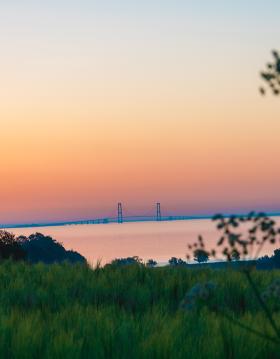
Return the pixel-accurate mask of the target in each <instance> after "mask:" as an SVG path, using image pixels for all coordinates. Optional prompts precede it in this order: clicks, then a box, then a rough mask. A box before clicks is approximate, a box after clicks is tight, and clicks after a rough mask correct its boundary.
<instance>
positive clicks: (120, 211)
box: [118, 202, 123, 223]
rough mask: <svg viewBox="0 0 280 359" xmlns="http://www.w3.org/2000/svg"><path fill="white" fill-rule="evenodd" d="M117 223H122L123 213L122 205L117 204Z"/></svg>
mask: <svg viewBox="0 0 280 359" xmlns="http://www.w3.org/2000/svg"><path fill="white" fill-rule="evenodd" d="M118 223H123V211H122V204H121V203H120V202H119V203H118Z"/></svg>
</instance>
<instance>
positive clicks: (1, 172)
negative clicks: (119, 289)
mask: <svg viewBox="0 0 280 359" xmlns="http://www.w3.org/2000/svg"><path fill="white" fill-rule="evenodd" d="M279 13H280V2H279V1H277V0H265V1H264V0H263V1H260V0H255V1H251V0H250V1H249V0H242V1H241V0H234V1H233V0H228V1H224V0H212V1H208V0H204V1H202V0H181V1H180V0H169V1H167V0H161V1H156V0H142V1H133V0H130V1H128V0H118V1H115V0H104V1H94V0H91V1H89V0H79V1H74V0H72V1H71V0H68V1H64V0H56V1H54V0H49V1H38V0H36V1H35V0H34V1H27V0H10V1H8V2H1V3H0V48H1V57H0V79H1V86H0V104H1V105H0V125H1V126H0V130H1V132H0V136H1V141H0V154H1V166H0V223H23V222H24V223H27V222H28V223H29V222H33V223H34V222H41V221H60V220H74V219H83V218H85V219H86V218H96V217H103V216H112V215H114V214H115V213H116V203H117V202H119V201H121V202H122V203H123V206H124V212H125V214H128V215H131V214H142V213H143V214H152V213H153V212H154V206H155V202H161V204H162V212H163V214H168V215H170V214H185V215H188V214H212V213H216V212H224V213H239V212H246V211H249V210H251V209H256V210H264V211H279V212H280V191H279V183H280V166H279V161H280V145H279V133H280V116H279V114H280V102H279V101H280V99H279V98H277V97H273V96H272V95H268V96H266V97H261V96H260V95H259V93H258V88H259V86H260V85H261V84H262V83H261V79H260V77H259V72H260V70H262V69H263V68H264V66H265V64H266V63H267V62H268V61H270V60H271V54H270V51H271V50H272V49H277V46H278V48H279V49H280V44H279V36H280V22H279Z"/></svg>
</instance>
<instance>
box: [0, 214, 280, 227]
mask: <svg viewBox="0 0 280 359" xmlns="http://www.w3.org/2000/svg"><path fill="white" fill-rule="evenodd" d="M245 215H246V214H244V213H243V214H237V216H245ZM266 215H267V216H269V217H280V212H274V213H266ZM229 216H230V215H227V214H226V215H224V217H229ZM212 217H213V216H210V215H200V216H199V215H197V216H161V217H160V218H157V217H156V216H123V217H122V222H119V218H118V217H111V218H110V217H107V218H95V219H85V220H80V221H67V222H48V223H47V222H45V223H44V222H42V223H23V224H2V225H1V224H0V228H2V229H3V228H5V229H8V228H31V227H57V226H74V225H83V224H107V223H120V224H121V223H127V222H153V221H154V222H159V221H161V222H163V221H181V220H199V219H211V218H212Z"/></svg>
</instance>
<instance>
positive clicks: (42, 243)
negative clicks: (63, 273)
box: [18, 233, 86, 264]
mask: <svg viewBox="0 0 280 359" xmlns="http://www.w3.org/2000/svg"><path fill="white" fill-rule="evenodd" d="M18 241H19V242H20V245H21V247H22V248H23V249H24V250H25V251H26V253H27V259H28V261H30V262H31V263H37V262H43V263H47V264H50V263H55V262H63V261H68V262H70V263H76V262H81V263H86V259H85V258H84V257H83V256H82V255H81V254H79V253H78V252H75V251H72V250H70V251H67V250H66V249H65V248H64V247H63V245H62V244H61V243H59V242H57V241H56V240H55V239H53V238H52V237H49V236H44V235H43V234H41V233H35V234H31V235H30V236H29V237H24V236H20V237H19V238H18Z"/></svg>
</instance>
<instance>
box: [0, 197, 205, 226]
mask: <svg viewBox="0 0 280 359" xmlns="http://www.w3.org/2000/svg"><path fill="white" fill-rule="evenodd" d="M207 218H211V216H175V215H174V216H172V215H171V216H170V215H169V216H167V215H163V214H162V211H161V204H160V203H159V202H158V203H156V205H155V208H154V214H152V215H137V216H135V215H125V213H124V211H123V205H122V203H120V202H119V203H118V204H117V211H116V216H115V217H104V218H94V219H85V220H77V221H64V222H48V223H43V222H42V223H25V224H24V223H21V224H8V225H5V224H3V225H0V228H26V227H55V226H70V225H82V224H107V223H120V224H121V223H126V222H152V221H157V222H160V221H179V220H191V219H207Z"/></svg>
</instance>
